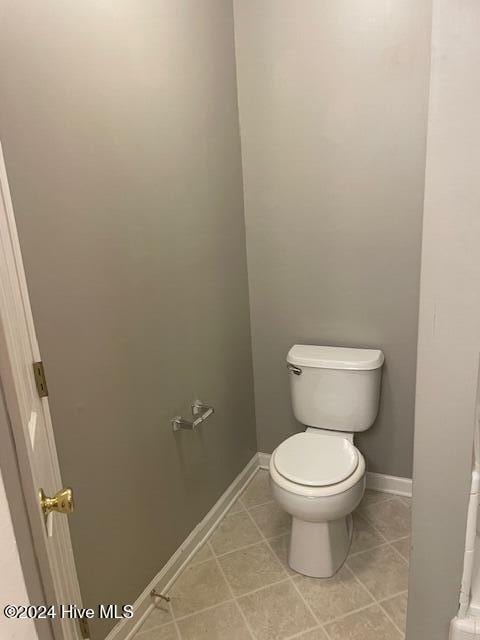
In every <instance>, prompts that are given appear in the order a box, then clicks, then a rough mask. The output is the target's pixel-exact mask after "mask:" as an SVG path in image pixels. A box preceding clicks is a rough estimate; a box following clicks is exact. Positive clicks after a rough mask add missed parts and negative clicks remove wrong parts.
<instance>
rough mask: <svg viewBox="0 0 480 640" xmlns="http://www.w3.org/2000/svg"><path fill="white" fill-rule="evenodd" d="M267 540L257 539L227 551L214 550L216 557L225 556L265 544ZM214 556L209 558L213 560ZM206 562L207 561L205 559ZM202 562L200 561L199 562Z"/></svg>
mask: <svg viewBox="0 0 480 640" xmlns="http://www.w3.org/2000/svg"><path fill="white" fill-rule="evenodd" d="M265 542H267V541H266V540H265V539H263V540H257V541H256V542H252V543H250V544H245V545H244V546H243V547H237V548H235V549H233V550H232V551H225V553H216V552H215V549H214V550H213V555H214V556H215V557H216V558H225V556H229V555H230V554H231V553H237V551H245V549H250V548H251V547H256V546H257V545H259V544H265ZM211 559H212V558H209V560H211ZM203 562H205V561H203ZM198 564H200V563H198Z"/></svg>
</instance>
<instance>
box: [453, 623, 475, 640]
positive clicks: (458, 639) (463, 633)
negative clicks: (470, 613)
mask: <svg viewBox="0 0 480 640" xmlns="http://www.w3.org/2000/svg"><path fill="white" fill-rule="evenodd" d="M449 638H450V640H478V638H480V619H479V618H453V620H452V622H451V624H450V634H449Z"/></svg>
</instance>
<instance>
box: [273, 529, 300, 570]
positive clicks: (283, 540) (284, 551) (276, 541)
mask: <svg viewBox="0 0 480 640" xmlns="http://www.w3.org/2000/svg"><path fill="white" fill-rule="evenodd" d="M268 544H269V545H270V546H271V548H272V549H273V551H274V553H275V555H276V556H277V558H278V559H279V560H280V562H281V565H282V567H283V568H284V569H285V571H286V572H287V573H288V574H289V575H291V576H298V573H297V572H296V571H294V570H293V569H291V568H290V567H289V565H288V551H289V548H290V534H289V533H285V534H284V535H283V536H278V538H269V540H268Z"/></svg>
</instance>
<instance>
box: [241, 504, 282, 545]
mask: <svg viewBox="0 0 480 640" xmlns="http://www.w3.org/2000/svg"><path fill="white" fill-rule="evenodd" d="M249 513H250V515H251V516H252V518H253V519H254V520H255V522H256V524H257V527H258V528H259V529H260V531H261V532H262V533H263V535H264V536H265V537H267V538H273V537H275V536H279V535H281V534H282V533H289V531H290V528H291V522H292V520H291V517H290V515H289V514H288V513H286V512H285V511H284V510H283V509H280V507H279V506H278V504H277V503H276V502H269V503H268V504H262V505H260V506H259V507H253V508H251V509H249Z"/></svg>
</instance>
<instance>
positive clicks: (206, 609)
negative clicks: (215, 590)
mask: <svg viewBox="0 0 480 640" xmlns="http://www.w3.org/2000/svg"><path fill="white" fill-rule="evenodd" d="M232 600H234V598H227V599H226V600H222V601H221V602H216V603H215V604H211V605H210V606H208V607H203V609H198V610H197V611H192V613H187V614H186V615H184V616H178V617H175V616H174V618H173V619H174V620H175V621H177V622H181V621H182V620H186V618H191V617H192V616H195V615H197V613H205V611H211V610H212V609H216V608H217V607H219V606H220V605H222V604H225V603H226V602H232Z"/></svg>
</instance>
